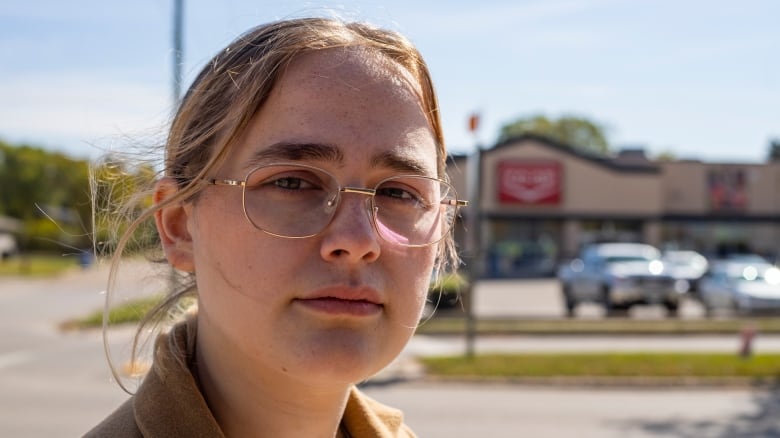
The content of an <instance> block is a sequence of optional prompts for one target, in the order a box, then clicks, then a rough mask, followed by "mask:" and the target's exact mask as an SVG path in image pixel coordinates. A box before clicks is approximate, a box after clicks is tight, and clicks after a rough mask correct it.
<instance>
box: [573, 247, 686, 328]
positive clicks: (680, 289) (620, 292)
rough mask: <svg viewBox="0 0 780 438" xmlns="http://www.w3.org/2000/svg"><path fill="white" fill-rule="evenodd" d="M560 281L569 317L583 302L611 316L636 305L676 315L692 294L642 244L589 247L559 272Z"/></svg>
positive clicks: (656, 254)
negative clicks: (657, 306) (683, 300)
mask: <svg viewBox="0 0 780 438" xmlns="http://www.w3.org/2000/svg"><path fill="white" fill-rule="evenodd" d="M558 279H559V281H560V283H561V290H562V292H563V299H564V303H565V306H566V313H567V315H569V316H573V315H574V310H575V308H576V306H577V305H578V304H579V303H582V302H595V303H599V304H602V305H603V306H604V308H605V310H606V312H607V315H612V314H614V313H615V312H616V311H618V310H628V309H629V308H630V307H631V306H633V305H635V304H663V305H664V306H665V307H666V309H667V310H668V312H669V314H671V315H676V314H677V309H678V306H679V304H680V300H681V296H682V294H684V293H685V292H687V290H688V284H687V282H686V281H685V280H678V279H676V278H675V277H674V276H673V275H672V273H671V271H670V269H669V268H667V267H666V265H664V263H663V261H662V260H661V252H660V251H659V250H658V249H657V248H655V247H653V246H651V245H646V244H641V243H600V244H593V245H589V246H587V247H585V248H583V250H582V252H581V254H580V257H579V258H577V259H574V260H572V261H571V262H570V263H568V264H566V265H563V266H562V267H561V268H560V269H559V270H558Z"/></svg>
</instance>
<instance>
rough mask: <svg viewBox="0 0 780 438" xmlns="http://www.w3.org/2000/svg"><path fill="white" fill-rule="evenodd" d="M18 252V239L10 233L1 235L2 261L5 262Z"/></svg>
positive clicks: (0, 250) (0, 256)
mask: <svg viewBox="0 0 780 438" xmlns="http://www.w3.org/2000/svg"><path fill="white" fill-rule="evenodd" d="M17 251H18V248H17V246H16V239H14V236H12V235H10V234H8V233H0V260H5V259H7V258H9V257H11V256H12V255H15V254H16V253H17Z"/></svg>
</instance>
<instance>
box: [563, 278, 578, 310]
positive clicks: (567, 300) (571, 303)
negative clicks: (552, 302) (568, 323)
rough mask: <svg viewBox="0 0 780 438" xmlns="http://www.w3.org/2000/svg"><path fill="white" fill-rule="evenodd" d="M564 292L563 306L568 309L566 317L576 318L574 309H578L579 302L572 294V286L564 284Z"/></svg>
mask: <svg viewBox="0 0 780 438" xmlns="http://www.w3.org/2000/svg"><path fill="white" fill-rule="evenodd" d="M562 291H563V304H564V306H565V307H566V316H567V317H569V318H572V317H574V309H576V308H577V301H576V300H575V299H574V297H573V296H572V293H571V286H569V285H568V284H564V285H563V287H562Z"/></svg>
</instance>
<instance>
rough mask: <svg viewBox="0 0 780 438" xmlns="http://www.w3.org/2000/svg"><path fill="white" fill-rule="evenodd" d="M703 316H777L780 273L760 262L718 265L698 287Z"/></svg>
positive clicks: (703, 278)
mask: <svg viewBox="0 0 780 438" xmlns="http://www.w3.org/2000/svg"><path fill="white" fill-rule="evenodd" d="M699 294H700V296H701V300H702V303H703V304H704V308H705V310H706V312H707V315H712V314H713V313H714V312H715V311H716V310H718V309H727V310H730V311H734V312H737V313H739V314H749V313H755V312H763V311H769V312H780V269H778V268H777V266H774V265H772V264H771V263H767V262H762V261H720V262H716V263H713V264H712V268H711V269H710V271H709V272H708V273H707V274H706V275H705V276H704V277H702V279H701V281H700V283H699Z"/></svg>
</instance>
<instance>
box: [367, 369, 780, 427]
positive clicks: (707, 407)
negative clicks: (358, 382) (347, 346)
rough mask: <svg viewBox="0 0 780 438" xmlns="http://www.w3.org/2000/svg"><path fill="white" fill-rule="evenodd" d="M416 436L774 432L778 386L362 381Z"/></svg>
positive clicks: (779, 417)
mask: <svg viewBox="0 0 780 438" xmlns="http://www.w3.org/2000/svg"><path fill="white" fill-rule="evenodd" d="M367 391H368V393H369V394H371V395H372V396H373V397H375V398H377V399H378V400H380V401H383V402H385V403H387V404H390V405H392V406H396V407H398V408H400V409H402V410H403V411H404V412H405V416H406V420H407V422H408V423H409V425H410V426H411V427H412V428H413V429H414V430H415V431H416V432H417V433H418V434H419V435H420V436H421V437H451V438H460V437H463V438H465V437H490V438H503V437H506V438H510V437H511V438H517V437H553V438H554V437H566V438H569V437H577V438H589V437H592V438H613V437H614V438H625V437H631V438H651V437H652V438H658V437H680V438H710V437H712V438H715V437H717V438H740V437H741V438H747V437H763V438H772V437H780V394H779V393H776V392H764V391H752V390H747V389H641V390H637V389H633V388H626V389H581V388H541V387H531V386H527V385H522V386H513V385H491V384H484V383H481V384H428V383H419V382H417V383H415V382H413V383H405V384H399V385H394V386H389V387H377V388H370V387H369V388H367Z"/></svg>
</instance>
